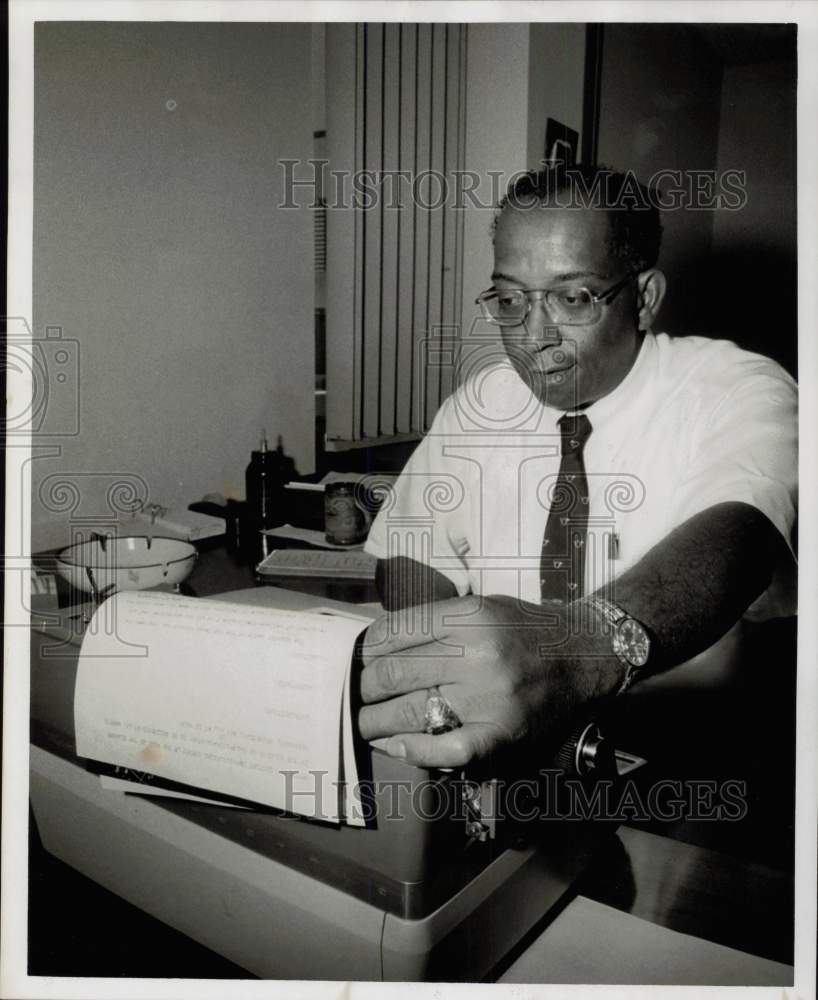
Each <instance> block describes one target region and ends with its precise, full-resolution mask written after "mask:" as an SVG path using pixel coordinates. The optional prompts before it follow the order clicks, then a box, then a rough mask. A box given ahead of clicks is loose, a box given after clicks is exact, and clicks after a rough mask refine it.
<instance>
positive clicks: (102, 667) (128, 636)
mask: <svg viewBox="0 0 818 1000" xmlns="http://www.w3.org/2000/svg"><path fill="white" fill-rule="evenodd" d="M362 624H363V623H362V622H361V621H360V620H354V619H348V618H346V617H339V616H335V615H324V614H315V613H309V612H303V611H279V610H275V609H271V608H261V607H253V606H248V605H240V604H229V603H226V602H221V601H219V602H215V601H213V602H211V601H200V600H196V599H193V598H184V597H179V596H177V595H174V594H163V593H157V592H150V591H145V592H136V593H122V594H118V595H116V596H115V597H113V598H111V600H110V601H107V602H106V603H105V604H104V605H102V607H101V608H99V609H98V611H97V613H96V614H95V615H94V618H93V620H92V622H91V623H90V625H89V627H88V630H87V632H86V636H85V639H84V641H83V646H82V650H81V652H80V658H79V666H78V672H77V684H76V693H75V700H74V714H75V724H76V733H77V753H78V754H79V756H81V757H88V758H91V759H93V760H100V761H104V762H106V763H111V764H119V765H121V766H124V767H132V768H136V769H138V770H143V771H148V772H150V773H152V774H156V775H157V776H159V777H162V778H168V779H170V780H172V781H179V782H182V783H183V784H187V785H193V786H195V787H197V788H201V789H205V790H210V791H214V792H223V793H225V794H229V795H233V796H236V797H238V798H243V799H248V800H250V801H253V802H259V803H261V804H263V805H269V806H273V807H274V808H278V809H285V810H287V811H289V812H296V813H300V814H302V815H305V816H310V817H313V818H318V819H326V820H331V821H338V819H339V808H338V807H339V795H338V785H337V782H338V780H339V776H340V764H341V762H340V747H341V742H342V733H341V730H340V713H341V707H342V704H343V701H342V699H343V691H344V684H345V678H346V675H347V672H348V669H349V664H350V660H351V654H352V649H353V646H354V642H355V639H356V638H357V636H358V635H359V633H360V632H361V631H362Z"/></svg>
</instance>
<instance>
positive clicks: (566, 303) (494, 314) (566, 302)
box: [475, 272, 636, 326]
mask: <svg viewBox="0 0 818 1000" xmlns="http://www.w3.org/2000/svg"><path fill="white" fill-rule="evenodd" d="M635 277H636V275H635V274H634V273H633V272H631V273H629V274H627V275H625V277H624V278H623V279H622V280H621V281H618V282H617V283H616V284H615V285H612V286H611V287H610V288H608V289H606V290H605V291H604V292H592V291H591V290H590V289H588V288H585V287H584V286H577V285H555V286H554V287H553V288H489V289H488V291H485V292H481V293H480V295H478V296H477V298H476V299H475V302H476V304H477V305H479V306H480V308H481V309H482V310H483V316H484V317H485V318H486V319H487V320H488V321H489V322H490V323H495V324H496V325H497V326H519V325H520V324H521V323H523V322H524V321H525V319H526V317H527V316H528V314H529V313H530V312H531V302H532V299H537V300H542V301H543V302H544V304H545V308H546V309H547V310H548V314H549V316H550V317H551V322H552V323H554V325H555V326H588V325H590V324H591V323H595V322H596V321H597V320H598V319H599V314H600V311H601V307H602V306H603V305H610V303H611V302H613V300H614V299H615V298H616V296H617V295H618V294H619V293H620V292H621V291H622V289H623V288H624V287H625V285H627V284H628V282H630V281H631V280H632V279H633V278H635Z"/></svg>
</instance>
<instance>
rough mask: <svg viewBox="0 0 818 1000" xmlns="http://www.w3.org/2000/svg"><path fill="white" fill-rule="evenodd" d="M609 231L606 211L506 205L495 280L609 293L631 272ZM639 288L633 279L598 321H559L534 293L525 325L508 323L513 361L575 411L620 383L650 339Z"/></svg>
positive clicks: (505, 333) (539, 389)
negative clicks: (640, 312) (639, 314)
mask: <svg viewBox="0 0 818 1000" xmlns="http://www.w3.org/2000/svg"><path fill="white" fill-rule="evenodd" d="M607 236H608V218H607V215H606V213H605V212H604V211H594V210H593V209H564V208H563V209H561V208H540V207H533V208H527V209H523V208H510V207H506V208H505V209H504V210H503V212H502V214H501V215H500V218H499V219H498V221H497V227H496V230H495V236H494V274H493V275H492V279H493V282H494V287H495V288H498V289H500V288H545V289H547V288H551V287H552V286H554V285H563V284H565V283H569V284H576V285H584V286H585V287H587V288H588V289H589V291H591V292H592V293H596V292H604V291H606V290H607V289H608V288H610V287H611V286H612V285H614V284H616V283H617V282H618V281H620V280H621V279H622V278H623V277H625V275H626V273H627V269H626V267H625V265H624V264H623V263H622V262H620V261H616V260H614V259H612V258H611V257H610V255H609V253H608V250H607V246H606V238H607ZM635 294H636V292H635V282H634V283H630V284H628V285H627V286H626V287H625V288H624V289H623V290H622V291H621V292H620V293H619V294H618V295H617V296H616V298H615V299H614V300H613V301H612V302H611V303H610V305H605V304H601V305H600V312H599V317H598V319H597V320H596V322H594V323H593V324H592V325H590V326H563V327H555V326H554V325H553V324H552V321H551V318H550V317H549V315H548V311H547V309H546V308H545V303H544V302H543V301H542V300H532V301H531V311H530V312H529V314H528V317H527V319H526V320H525V322H524V323H523V324H521V325H520V326H516V327H502V328H501V329H502V338H503V346H504V347H505V350H506V353H507V354H508V357H509V360H510V361H511V363H512V364H513V365H514V368H515V369H516V370H517V372H518V373H519V374H520V376H521V377H522V378H523V380H524V381H525V382H526V384H528V385H529V386H530V387H531V389H532V391H533V392H534V393H535V395H536V396H537V397H538V398H539V399H540V400H541V401H542V402H543V403H546V404H547V405H548V406H551V407H554V408H555V409H559V410H570V409H574V408H576V407H579V406H584V405H587V404H589V403H592V402H594V401H595V400H597V399H600V398H601V397H602V396H605V395H607V394H608V393H609V392H611V391H612V390H613V389H615V388H616V386H617V385H619V383H620V382H621V381H622V379H623V378H624V377H625V376H626V375H627V373H628V371H629V370H630V368H631V366H632V365H633V362H634V361H635V360H636V355H637V353H638V351H639V347H640V344H641V342H642V334H641V333H640V332H639V331H638V329H637V323H636V306H635Z"/></svg>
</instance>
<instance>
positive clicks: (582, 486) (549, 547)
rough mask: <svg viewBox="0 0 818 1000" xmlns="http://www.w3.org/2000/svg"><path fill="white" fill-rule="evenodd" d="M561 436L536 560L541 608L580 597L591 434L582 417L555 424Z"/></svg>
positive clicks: (561, 420) (583, 575)
mask: <svg viewBox="0 0 818 1000" xmlns="http://www.w3.org/2000/svg"><path fill="white" fill-rule="evenodd" d="M557 426H558V427H559V429H560V434H561V436H562V461H561V462H560V470H559V473H558V474H557V481H556V483H555V484H554V488H553V490H549V494H548V495H549V499H550V500H551V509H550V511H549V513H548V521H547V523H546V525H545V534H544V535H543V542H542V556H541V558H540V596H541V598H542V601H543V603H545V604H551V603H555V604H561V603H564V602H567V601H574V600H576V599H577V598H578V597H581V596H582V593H583V589H584V579H585V539H586V536H587V534H588V478H587V476H586V475H585V465H584V463H583V461H582V451H583V449H584V447H585V442H586V441H587V440H588V435H589V434H590V433H591V430H592V428H591V421H590V420H589V419H588V418H587V417H586V416H585V414H584V413H579V414H573V415H570V416H569V415H568V414H566V415H565V416H563V417H561V418H560V419H559V420H558V421H557Z"/></svg>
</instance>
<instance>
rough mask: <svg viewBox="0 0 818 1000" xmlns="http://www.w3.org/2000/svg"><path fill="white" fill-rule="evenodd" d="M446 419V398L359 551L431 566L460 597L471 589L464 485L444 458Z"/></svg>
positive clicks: (458, 470)
mask: <svg viewBox="0 0 818 1000" xmlns="http://www.w3.org/2000/svg"><path fill="white" fill-rule="evenodd" d="M452 419H456V418H454V417H453V402H452V397H449V399H447V400H446V401H445V402H444V403H443V405H442V406H441V408H440V410H438V413H437V416H436V417H435V420H434V422H433V424H432V427H431V428H430V430H429V432H428V433H427V435H426V437H425V438H424V439H423V440H422V441H421V442H420V444H419V445H418V446H417V448H416V449H415V451H414V452H413V453H412V456H411V458H410V459H409V461H408V462H407V463H406V466H405V467H404V469H403V471H402V472H401V474H400V477H399V478H398V480H397V482H396V483H395V485H394V486H393V487H392V489H391V491H390V493H389V494H388V495H387V496H386V497H385V499H384V501H383V503H382V505H381V508H380V510H379V512H378V515H377V517H376V518H375V521H374V523H373V525H372V528H371V529H370V532H369V537H368V539H367V542H366V545H365V546H364V548H365V551H366V552H369V553H371V554H372V555H374V556H376V557H377V558H378V559H389V558H393V557H395V556H406V557H407V558H409V559H414V560H415V561H416V562H419V563H423V564H425V565H428V566H431V567H432V568H433V569H435V570H437V572H438V573H441V574H442V575H443V576H445V577H446V578H447V579H448V580H450V581H451V582H452V583H453V584H454V586H455V587H456V589H457V593H458V594H459V595H460V596H463V595H464V594H467V593H469V591H470V589H471V588H470V585H469V574H468V569H467V566H466V562H465V554H466V552H467V551H468V548H469V543H468V532H467V527H466V521H467V515H466V504H467V499H468V484H467V483H466V482H464V475H463V471H464V470H463V468H462V463H457V462H453V461H452V460H451V458H449V457H447V456H446V454H445V445H446V441H447V438H448V437H449V435H450V432H451V427H450V425H451V422H452Z"/></svg>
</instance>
